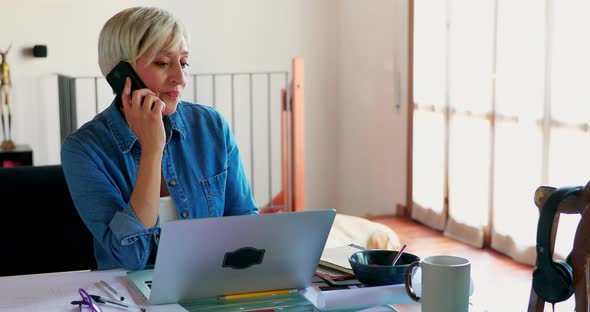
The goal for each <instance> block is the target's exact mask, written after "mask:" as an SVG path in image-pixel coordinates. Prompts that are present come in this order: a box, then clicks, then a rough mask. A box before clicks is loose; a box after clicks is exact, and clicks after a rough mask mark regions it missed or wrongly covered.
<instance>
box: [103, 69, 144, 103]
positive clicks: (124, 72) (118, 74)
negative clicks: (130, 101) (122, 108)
mask: <svg viewBox="0 0 590 312" xmlns="http://www.w3.org/2000/svg"><path fill="white" fill-rule="evenodd" d="M127 77H129V78H131V92H133V91H135V90H137V89H143V88H145V84H143V82H142V81H141V79H139V76H138V75H137V73H136V72H135V71H134V70H133V67H131V64H129V63H127V62H125V61H121V62H119V64H117V66H115V68H113V70H111V71H110V72H109V73H108V74H107V82H108V83H109V85H111V88H113V90H114V91H115V93H116V94H117V95H118V96H119V100H118V102H117V103H119V105H121V104H122V103H123V102H122V101H121V94H123V88H124V87H125V78H127Z"/></svg>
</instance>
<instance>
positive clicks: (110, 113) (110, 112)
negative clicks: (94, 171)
mask: <svg viewBox="0 0 590 312" xmlns="http://www.w3.org/2000/svg"><path fill="white" fill-rule="evenodd" d="M180 107H181V104H180V103H178V106H177V108H176V109H177V110H178V109H179V108H180ZM104 116H105V119H106V123H107V125H108V127H109V131H110V132H111V135H112V136H113V138H114V139H115V141H116V142H117V145H118V146H119V148H120V149H121V152H123V153H127V152H129V151H130V150H131V148H133V145H134V144H135V142H136V141H137V136H135V133H133V131H131V128H129V125H128V124H127V121H126V120H125V118H123V114H122V113H121V112H120V111H119V108H118V107H117V104H116V99H115V100H113V102H112V103H111V105H110V106H109V107H108V108H107V109H106V110H105V111H104ZM164 129H165V131H166V143H168V142H170V139H171V138H172V131H176V132H178V133H179V134H180V137H181V139H184V138H185V137H186V126H185V123H184V121H183V120H182V118H180V114H177V113H176V112H174V113H173V114H172V115H168V116H164Z"/></svg>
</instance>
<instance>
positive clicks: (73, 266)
mask: <svg viewBox="0 0 590 312" xmlns="http://www.w3.org/2000/svg"><path fill="white" fill-rule="evenodd" d="M0 202H1V203H2V204H1V207H2V210H1V212H0V216H1V217H0V220H1V224H0V250H1V251H2V256H1V257H0V276H8V275H20V274H36V273H47V272H63V271H77V270H89V269H95V268H96V261H95V259H94V247H93V238H92V235H91V233H90V232H89V231H88V229H87V228H86V226H85V225H84V223H83V222H82V220H81V219H80V216H79V215H78V212H77V210H76V208H75V207H74V204H73V202H72V199H71V196H70V193H69V190H68V187H67V184H66V181H65V177H64V174H63V170H62V167H61V165H51V166H23V167H14V168H0Z"/></svg>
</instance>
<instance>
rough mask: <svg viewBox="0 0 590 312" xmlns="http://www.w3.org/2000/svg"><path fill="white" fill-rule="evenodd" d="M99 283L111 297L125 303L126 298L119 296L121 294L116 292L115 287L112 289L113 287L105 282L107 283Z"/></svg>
mask: <svg viewBox="0 0 590 312" xmlns="http://www.w3.org/2000/svg"><path fill="white" fill-rule="evenodd" d="M99 283H100V284H101V285H102V286H104V288H105V289H106V290H107V292H108V293H109V294H110V295H111V296H113V297H114V298H117V299H119V300H121V301H124V300H125V297H123V296H121V295H119V293H118V292H117V291H116V290H115V289H114V288H113V287H111V285H109V284H107V282H105V281H100V282H99Z"/></svg>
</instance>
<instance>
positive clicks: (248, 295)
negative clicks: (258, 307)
mask: <svg viewBox="0 0 590 312" xmlns="http://www.w3.org/2000/svg"><path fill="white" fill-rule="evenodd" d="M294 292H297V289H280V290H269V291H259V292H253V293H245V294H236V295H225V296H221V297H220V299H223V300H235V299H246V298H257V297H265V296H274V295H286V294H291V293H294Z"/></svg>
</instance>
